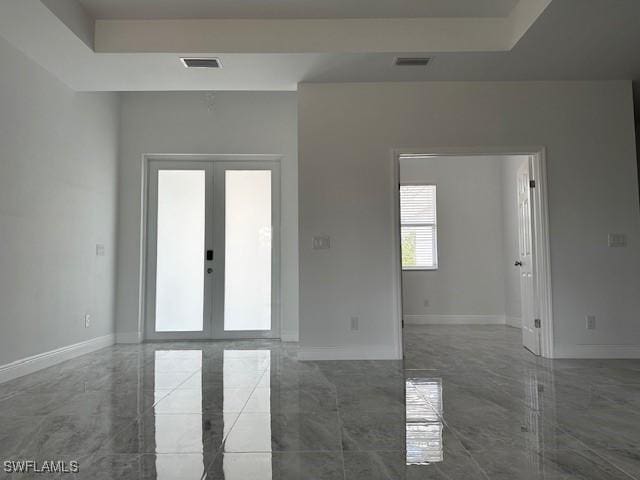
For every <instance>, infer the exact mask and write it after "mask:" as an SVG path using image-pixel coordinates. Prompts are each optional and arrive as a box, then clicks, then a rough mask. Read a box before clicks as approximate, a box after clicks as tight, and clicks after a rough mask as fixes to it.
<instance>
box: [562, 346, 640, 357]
mask: <svg viewBox="0 0 640 480" xmlns="http://www.w3.org/2000/svg"><path fill="white" fill-rule="evenodd" d="M553 358H577V359H590V358H599V359H616V358H623V359H624V358H627V359H629V358H630V359H634V358H640V345H606V344H605V345H558V346H556V348H555V349H554V352H553Z"/></svg>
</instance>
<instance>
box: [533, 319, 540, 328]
mask: <svg viewBox="0 0 640 480" xmlns="http://www.w3.org/2000/svg"><path fill="white" fill-rule="evenodd" d="M533 326H534V327H536V328H540V319H539V318H536V319H535V320H534V321H533Z"/></svg>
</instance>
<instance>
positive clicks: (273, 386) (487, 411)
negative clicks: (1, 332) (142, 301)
mask: <svg viewBox="0 0 640 480" xmlns="http://www.w3.org/2000/svg"><path fill="white" fill-rule="evenodd" d="M405 344H406V345H405V361H404V364H403V362H394V361H359V362H355V361H354V362H346V361H330V362H299V361H298V360H297V348H296V346H295V345H293V344H281V343H280V342H275V341H265V340H255V341H237V342H207V343H200V342H198V343H196V342H176V343H146V344H142V345H117V346H114V347H110V348H106V349H103V350H100V351H97V352H95V353H92V354H89V355H84V356H82V357H78V358H76V359H73V360H70V361H67V362H64V363H62V364H59V365H56V366H54V367H51V368H49V369H46V370H42V371H39V372H36V373H34V374H31V375H28V376H25V377H22V378H19V379H16V380H13V381H11V382H7V383H4V384H1V385H0V425H1V426H2V427H1V428H0V460H2V463H1V464H0V477H1V478H17V479H27V478H41V479H44V478H69V479H73V478H78V479H80V478H81V479H85V478H86V479H112V478H113V479H138V478H140V479H156V478H157V479H180V480H189V479H201V478H207V479H216V480H217V479H226V480H254V479H255V480H276V479H277V480H289V479H296V480H301V479H309V480H313V479H319V480H325V479H331V480H332V479H344V480H378V479H380V480H383V479H384V480H396V479H398V480H400V479H405V480H413V479H442V480H444V479H447V480H458V479H460V480H463V479H464V480H467V479H483V480H486V479H497V480H502V479H504V480H519V479H548V480H570V479H583V480H586V479H593V480H610V479H627V480H628V479H638V480H640V361H632V360H609V361H607V360H581V361H579V360H555V361H550V360H545V359H540V358H536V357H534V356H533V355H531V354H530V353H528V352H527V351H526V350H524V349H523V348H522V346H521V342H520V331H519V330H516V329H513V328H510V327H502V326H451V327H445V326H408V327H407V328H406V330H405ZM23 460H34V461H35V462H36V463H37V466H38V467H39V468H40V469H42V468H43V466H44V465H45V464H44V462H45V461H51V460H54V461H63V462H67V463H66V466H67V467H68V466H70V465H71V463H70V462H72V461H75V462H78V464H79V472H77V473H52V474H48V473H34V472H33V471H31V472H28V473H7V472H5V467H6V464H5V462H6V461H10V462H11V461H14V462H19V461H23ZM15 465H16V466H18V465H19V464H15Z"/></svg>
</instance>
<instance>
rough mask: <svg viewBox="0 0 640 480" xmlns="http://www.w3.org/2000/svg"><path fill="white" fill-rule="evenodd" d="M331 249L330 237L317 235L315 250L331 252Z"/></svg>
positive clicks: (314, 241)
mask: <svg viewBox="0 0 640 480" xmlns="http://www.w3.org/2000/svg"><path fill="white" fill-rule="evenodd" d="M330 248H331V237H329V236H328V235H317V236H315V237H313V249H314V250H329V249H330Z"/></svg>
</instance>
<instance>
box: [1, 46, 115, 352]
mask: <svg viewBox="0 0 640 480" xmlns="http://www.w3.org/2000/svg"><path fill="white" fill-rule="evenodd" d="M0 64H1V65H2V68H1V69H0V305H1V306H2V308H0V330H1V331H2V334H1V335H0V364H5V363H8V362H11V361H14V360H18V359H21V358H24V357H27V356H31V355H35V354H38V353H42V352H45V351H49V350H52V349H55V348H58V347H62V346H66V345H71V344H74V343H78V342H81V341H84V340H88V339H91V338H94V337H100V336H104V335H108V334H111V333H113V332H114V278H115V272H114V266H115V260H114V259H115V256H116V250H115V248H116V242H115V232H116V200H117V184H116V182H117V156H118V155H117V152H118V104H119V101H118V97H117V96H116V95H114V94H95V93H92V94H85V93H74V92H73V91H71V90H70V89H68V88H67V87H66V86H64V85H62V84H61V83H60V82H59V81H58V80H57V79H56V78H54V77H53V76H52V75H50V74H49V73H48V72H46V71H45V70H43V69H42V68H40V67H39V66H37V65H36V64H35V63H33V62H32V61H31V60H29V59H27V58H26V57H25V56H24V55H23V54H22V53H20V52H18V51H17V50H15V49H14V48H13V47H11V46H9V45H8V43H7V42H6V41H4V40H3V39H1V38H0ZM98 243H100V244H103V245H104V246H105V256H100V257H98V256H96V244H98ZM85 313H90V314H91V315H92V325H91V327H90V328H84V314H85Z"/></svg>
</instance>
